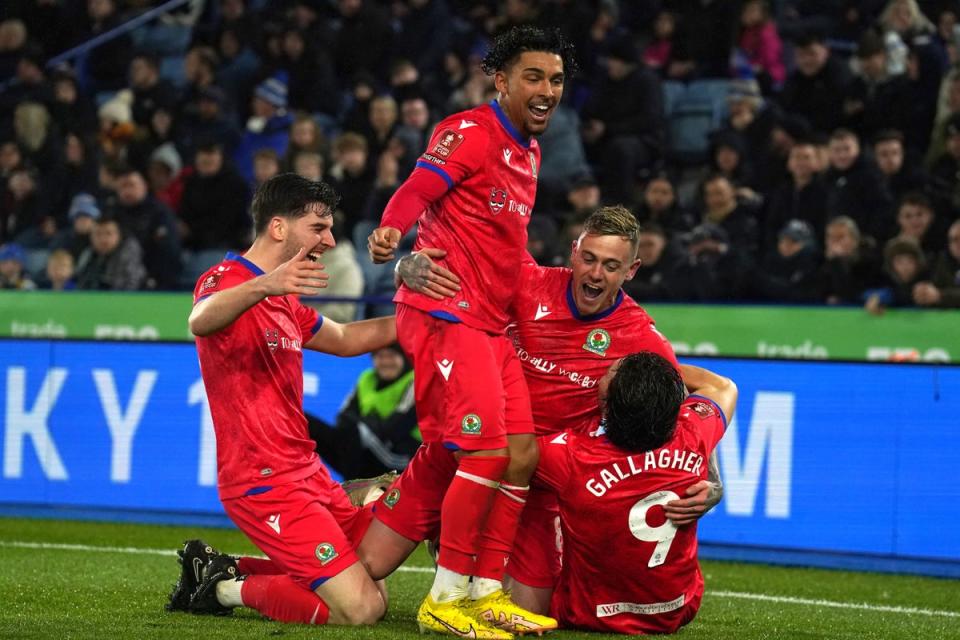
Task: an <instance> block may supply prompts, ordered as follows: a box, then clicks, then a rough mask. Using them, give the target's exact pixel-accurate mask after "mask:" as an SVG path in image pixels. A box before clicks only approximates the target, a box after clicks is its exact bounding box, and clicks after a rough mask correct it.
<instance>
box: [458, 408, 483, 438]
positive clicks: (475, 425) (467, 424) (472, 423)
mask: <svg viewBox="0 0 960 640" xmlns="http://www.w3.org/2000/svg"><path fill="white" fill-rule="evenodd" d="M481 426H483V422H481V421H480V416H478V415H477V414H475V413H468V414H467V415H465V416H463V420H461V421H460V427H461V429H462V430H463V435H465V436H478V435H480V427H481Z"/></svg>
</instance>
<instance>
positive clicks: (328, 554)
mask: <svg viewBox="0 0 960 640" xmlns="http://www.w3.org/2000/svg"><path fill="white" fill-rule="evenodd" d="M315 553H316V554H317V560H319V561H320V565H321V566H326V565H328V564H329V563H330V561H331V560H333V559H334V558H336V557H337V556H338V555H340V554H339V553H337V550H336V549H334V548H333V545H332V544H330V543H329V542H321V543H320V544H318V545H317V550H316V552H315Z"/></svg>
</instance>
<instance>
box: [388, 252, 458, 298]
mask: <svg viewBox="0 0 960 640" xmlns="http://www.w3.org/2000/svg"><path fill="white" fill-rule="evenodd" d="M445 255H447V252H446V251H444V250H443V249H421V250H420V251H418V252H416V253H411V254H410V255H408V256H404V257H403V258H401V259H400V260H398V261H397V266H396V268H395V269H394V272H393V273H394V281H395V282H396V284H397V286H398V287H399V286H400V283H401V282H403V284H405V285H407V287H409V288H410V289H412V290H414V291H416V292H418V293H422V294H424V295H425V296H429V297H431V298H433V299H434V300H442V299H443V298H453V297H454V296H456V295H457V292H458V291H460V278H458V277H457V276H456V275H454V274H453V272H452V271H449V270H447V269H444V268H443V267H441V266H440V265H438V264H437V263H435V262H434V261H433V258H442V257H444V256H445Z"/></svg>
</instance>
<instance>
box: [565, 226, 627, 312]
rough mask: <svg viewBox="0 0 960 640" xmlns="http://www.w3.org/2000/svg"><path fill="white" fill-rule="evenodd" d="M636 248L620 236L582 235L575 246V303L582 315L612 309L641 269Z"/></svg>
mask: <svg viewBox="0 0 960 640" xmlns="http://www.w3.org/2000/svg"><path fill="white" fill-rule="evenodd" d="M635 255H636V247H634V246H633V245H632V244H631V243H630V241H629V240H627V239H626V238H624V237H621V236H601V235H594V234H590V233H583V234H581V236H580V237H579V238H578V239H577V240H576V241H575V242H574V243H573V252H572V254H571V255H570V266H571V267H572V268H573V282H572V285H571V286H572V287H573V301H574V304H576V306H577V311H578V312H579V313H580V315H593V314H595V313H600V312H601V311H603V310H605V309H608V308H610V306H612V305H613V303H614V301H615V300H616V298H617V292H619V291H620V287H621V286H623V282H624V281H625V280H629V279H631V278H633V275H634V274H635V273H636V272H637V268H638V267H639V266H640V260H638V259H636V257H635Z"/></svg>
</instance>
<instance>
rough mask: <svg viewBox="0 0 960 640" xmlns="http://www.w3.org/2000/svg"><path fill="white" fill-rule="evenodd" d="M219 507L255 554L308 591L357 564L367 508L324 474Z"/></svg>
mask: <svg viewBox="0 0 960 640" xmlns="http://www.w3.org/2000/svg"><path fill="white" fill-rule="evenodd" d="M223 508H224V511H226V512H227V515H228V516H229V517H230V519H231V520H233V522H234V524H236V525H237V527H238V528H239V529H240V530H241V531H243V533H244V534H246V536H247V537H248V538H250V540H251V541H252V542H253V544H255V545H257V548H258V549H260V550H261V551H263V552H264V553H265V554H266V555H267V557H269V558H270V559H271V560H273V561H274V562H275V563H276V564H277V565H279V566H280V568H281V569H283V571H284V573H286V574H287V575H289V576H290V577H291V578H293V579H294V580H295V581H296V582H297V583H299V584H301V585H303V586H304V587H306V588H308V589H310V590H311V591H313V590H314V589H316V588H317V587H318V586H320V585H321V584H323V583H324V582H325V581H326V580H328V579H330V578H332V577H333V576H335V575H337V574H338V573H340V572H341V571H343V570H344V569H346V568H347V567H349V566H350V565H352V564H353V563H354V562H356V561H357V554H356V551H355V550H356V547H357V545H359V544H360V539H361V538H362V537H363V534H364V533H366V530H367V527H368V526H369V524H370V517H371V510H370V509H358V508H357V507H355V506H353V505H352V504H350V499H349V498H348V497H347V494H346V493H344V491H343V488H342V487H341V486H340V485H339V484H337V483H336V482H334V481H333V479H332V478H331V477H330V474H329V473H327V470H326V469H321V470H320V471H318V472H317V473H315V474H313V475H312V476H309V477H307V478H304V479H303V480H298V481H296V482H290V483H287V484H282V485H278V486H276V487H273V488H272V489H270V490H269V491H265V492H263V493H258V494H255V495H246V496H240V497H239V498H230V499H229V500H224V501H223Z"/></svg>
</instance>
